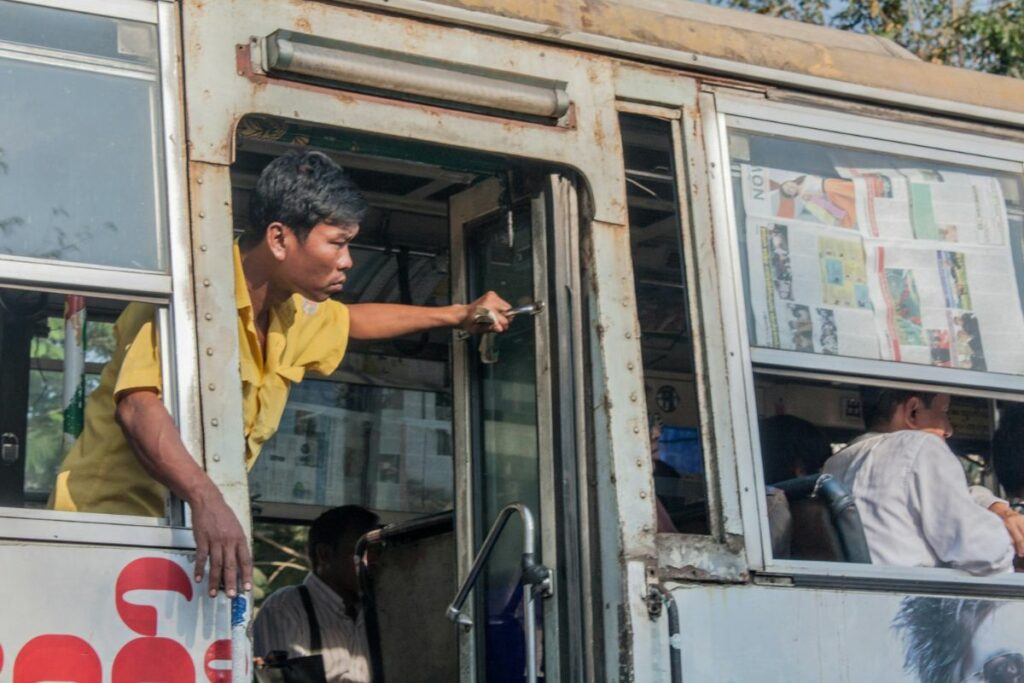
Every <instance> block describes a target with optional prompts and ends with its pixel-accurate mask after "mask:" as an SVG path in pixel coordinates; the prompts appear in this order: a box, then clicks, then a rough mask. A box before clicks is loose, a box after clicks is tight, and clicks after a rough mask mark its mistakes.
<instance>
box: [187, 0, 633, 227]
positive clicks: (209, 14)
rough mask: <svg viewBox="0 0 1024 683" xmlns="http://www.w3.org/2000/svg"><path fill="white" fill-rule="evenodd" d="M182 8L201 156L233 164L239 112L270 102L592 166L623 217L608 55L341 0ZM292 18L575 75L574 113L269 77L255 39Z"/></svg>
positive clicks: (568, 77)
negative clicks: (337, 0)
mask: <svg viewBox="0 0 1024 683" xmlns="http://www.w3.org/2000/svg"><path fill="white" fill-rule="evenodd" d="M183 12H184V17H185V48H186V65H187V68H188V78H187V79H186V89H187V95H188V99H189V105H190V106H191V107H201V108H202V111H203V116H202V117H201V118H198V117H191V118H190V119H189V121H190V125H189V142H190V145H191V156H190V159H191V160H192V161H193V162H196V161H203V162H207V163H217V164H224V165H226V164H229V163H230V162H231V158H232V156H233V154H234V128H235V126H236V125H237V122H238V121H239V120H240V119H241V117H242V116H244V115H245V114H248V113H252V112H260V113H263V114H268V115H272V116H278V117H282V118H285V119H300V120H302V121H306V122H316V123H321V124H324V125H329V126H332V127H342V128H351V129H353V130H358V131H361V132H364V133H371V134H378V135H382V136H391V137H399V138H410V139H417V140H424V141H429V142H433V143H436V144H439V145H445V146H450V147H454V148H463V149H472V150H475V151H486V152H492V153H496V154H504V155H508V156H516V157H524V158H531V159H536V160H541V161H548V162H552V163H556V164H560V165H563V166H567V167H570V168H575V169H578V170H585V171H586V176H585V177H586V179H587V182H588V183H589V184H590V185H591V190H592V194H593V196H594V197H595V198H597V199H596V205H595V211H596V215H597V216H598V217H599V218H601V219H602V220H606V221H609V222H613V223H618V224H622V223H623V221H624V210H625V209H624V207H623V206H622V205H621V203H620V202H618V201H617V200H616V196H617V194H618V192H619V188H620V187H621V185H622V182H623V181H622V178H621V175H620V173H619V170H618V169H617V167H615V166H613V165H610V164H607V163H604V159H605V147H606V145H607V141H608V140H609V139H613V138H614V136H615V134H616V131H617V129H616V127H615V126H614V122H613V121H610V120H609V117H607V116H605V115H604V114H605V113H606V112H607V111H608V108H609V106H610V104H611V102H612V101H613V100H614V94H613V87H612V81H613V78H612V70H611V63H610V62H609V61H608V60H606V59H602V58H597V57H592V56H588V55H585V54H582V53H579V52H574V51H570V50H564V49H558V48H546V49H544V50H537V49H536V47H535V46H532V45H529V44H525V43H523V42H521V41H516V40H513V39H509V38H503V37H500V36H497V37H496V36H493V35H483V34H481V33H479V32H477V31H468V30H465V29H461V28H454V27H450V26H448V27H446V26H439V25H435V24H428V23H424V22H420V21H415V20H410V19H408V18H402V17H392V16H387V15H381V14H371V13H368V12H366V11H361V10H357V9H352V8H350V7H346V6H341V5H335V4H325V3H303V4H302V5H301V6H298V5H295V4H292V3H287V4H286V3H270V2H266V3H263V4H262V5H261V6H260V9H259V11H256V10H255V9H254V7H253V5H252V3H248V4H246V5H244V6H242V5H238V4H236V3H202V2H198V1H197V0H192V1H191V2H187V3H184V4H183ZM282 28H285V29H296V30H301V31H302V32H303V33H306V34H310V35H325V36H330V37H331V38H332V39H334V40H344V41H348V42H351V43H355V44H360V45H367V46H374V45H387V46H388V47H389V49H391V50H393V51H400V52H404V53H407V54H409V55H410V57H418V58H423V59H431V60H447V61H449V62H454V63H462V64H467V65H476V66H479V67H481V68H490V69H495V70H501V71H514V72H517V73H521V74H523V75H524V77H536V78H542V79H546V80H551V79H555V80H558V81H561V82H565V83H567V92H568V94H569V96H570V98H571V100H572V108H571V110H570V112H569V114H567V119H566V120H567V122H568V123H567V125H566V126H555V127H553V126H548V125H544V124H539V123H530V122H524V121H517V120H514V119H508V118H502V117H499V116H491V115H484V114H475V113H470V112H460V111H455V110H450V109H445V108H443V107H439V106H430V105H425V104H416V103H411V102H402V101H397V100H393V99H388V98H384V97H377V96H371V95H366V94H360V93H356V92H351V91H346V90H341V89H338V88H328V87H323V86H316V85H310V84H305V83H296V82H292V81H287V80H283V79H277V78H273V77H269V76H266V75H264V74H261V73H259V70H258V69H255V68H254V65H253V48H254V47H255V46H257V45H258V44H259V40H260V39H261V38H262V37H263V36H266V35H269V34H271V33H273V32H274V31H276V30H278V29H282Z"/></svg>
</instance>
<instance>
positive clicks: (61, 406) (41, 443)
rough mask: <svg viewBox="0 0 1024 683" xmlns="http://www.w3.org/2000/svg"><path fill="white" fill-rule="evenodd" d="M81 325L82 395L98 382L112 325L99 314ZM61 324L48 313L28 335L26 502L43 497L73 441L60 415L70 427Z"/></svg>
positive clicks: (108, 349)
mask: <svg viewBox="0 0 1024 683" xmlns="http://www.w3.org/2000/svg"><path fill="white" fill-rule="evenodd" d="M84 328H85V329H84V331H85V344H84V347H81V349H80V351H79V352H80V353H82V360H83V361H84V364H83V365H82V370H83V371H84V372H83V373H82V374H80V375H79V377H80V378H82V379H80V380H79V381H81V382H83V385H82V386H83V388H84V394H85V395H86V396H88V395H89V394H91V393H92V392H93V390H94V389H96V387H97V386H98V385H99V380H100V371H101V370H102V367H103V364H104V363H106V362H107V361H109V360H110V358H111V356H112V355H113V352H114V325H113V323H112V322H107V321H104V320H102V319H100V320H91V321H90V320H88V319H86V322H85V323H84ZM66 329H67V322H66V321H65V320H64V318H63V317H55V316H49V317H47V318H46V325H45V327H44V326H43V325H42V324H39V325H38V327H37V331H36V335H35V336H33V337H32V346H31V350H30V352H29V358H30V361H29V367H30V375H29V391H28V429H27V431H26V438H25V499H26V501H27V502H28V504H32V503H44V502H46V499H47V498H48V497H49V495H50V491H51V490H52V488H53V482H54V479H55V478H56V476H57V468H58V467H60V463H61V460H62V459H63V457H64V456H65V455H66V454H67V451H68V447H69V446H70V445H71V443H73V441H74V438H73V436H72V435H71V434H67V435H66V434H65V419H67V421H68V422H69V423H70V424H69V425H68V426H69V427H70V428H71V429H74V427H73V426H72V425H73V424H74V423H75V422H76V420H77V419H79V418H78V416H77V415H76V414H75V413H74V411H75V410H76V409H77V408H76V407H74V406H73V407H72V408H71V411H70V412H68V413H67V417H65V415H66V413H65V409H66V406H65V393H64V391H65V387H64V377H65V374H66V371H65V368H66V365H65V360H64V358H65V350H66V348H67V347H66V346H65V337H66V334H65V333H66ZM44 333H45V335H44ZM74 352H75V351H74V350H72V353H74Z"/></svg>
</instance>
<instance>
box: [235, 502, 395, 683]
mask: <svg viewBox="0 0 1024 683" xmlns="http://www.w3.org/2000/svg"><path fill="white" fill-rule="evenodd" d="M379 526H380V524H379V519H378V517H377V515H375V514H374V513H372V512H370V511H369V510H366V509H365V508H362V507H359V506H358V505H345V506H342V507H338V508H333V509H331V510H328V511H327V512H325V513H323V514H322V515H320V516H319V517H318V518H317V519H316V521H314V522H313V525H312V526H311V527H310V530H309V544H308V553H309V560H310V566H311V567H312V571H311V572H310V573H309V574H308V575H307V576H306V579H305V581H303V583H302V585H303V586H305V587H306V589H307V590H308V591H309V597H310V599H311V602H312V605H313V611H314V612H315V615H316V619H315V621H316V623H317V624H318V626H319V631H320V641H321V652H322V654H323V660H324V672H325V674H326V680H327V683H369V681H370V655H369V648H368V645H367V641H366V627H365V625H364V623H363V612H362V609H361V605H360V601H359V582H358V580H357V577H356V571H355V563H354V562H353V556H354V549H355V545H356V541H358V540H359V538H360V537H361V536H362V535H363V534H365V533H366V532H367V531H371V530H372V529H376V528H377V527H379ZM310 628H311V627H310V619H309V617H308V613H307V612H306V609H305V606H304V604H303V601H302V596H301V594H300V591H299V586H286V587H284V588H282V589H280V590H278V591H275V592H274V594H273V595H271V596H270V597H269V598H267V600H266V601H265V602H264V603H263V606H262V607H260V610H259V613H258V614H257V615H256V620H255V621H254V622H253V652H254V654H255V655H256V656H257V657H266V656H267V655H268V654H269V653H271V652H275V651H277V652H281V651H283V652H287V653H288V657H289V658H296V657H308V656H310V655H311V654H315V653H312V652H311V651H310V643H311V642H312V639H311V637H310Z"/></svg>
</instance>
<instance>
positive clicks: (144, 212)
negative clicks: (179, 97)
mask: <svg viewBox="0 0 1024 683" xmlns="http://www.w3.org/2000/svg"><path fill="white" fill-rule="evenodd" d="M157 61H158V60H157V41H156V27H155V26H152V25H148V24H140V23H136V22H130V21H125V20H120V19H110V18H105V17H99V16H94V15H89V14H79V13H77V12H69V11H63V10H54V9H50V8H47V7H34V6H32V5H25V4H21V3H14V2H7V1H6V0H0V91H3V93H4V97H3V100H2V101H0V121H2V122H3V124H4V128H5V129H6V130H10V131H20V133H19V134H18V135H7V136H4V138H2V139H0V207H2V208H0V254H11V255H14V256H21V257H31V258H37V259H56V260H60V261H70V262H75V263H89V264H95V265H102V266H117V267H122V268H135V269H142V270H149V271H165V270H166V269H167V266H168V262H167V259H168V255H167V239H166V237H165V233H166V229H167V228H166V224H165V219H164V215H165V212H164V207H163V191H162V185H163V173H162V171H161V170H160V169H161V168H162V166H163V158H162V157H163V153H162V150H161V145H160V142H159V141H160V136H161V124H160V120H161V114H160V87H159V74H158V70H157V67H158V64H157Z"/></svg>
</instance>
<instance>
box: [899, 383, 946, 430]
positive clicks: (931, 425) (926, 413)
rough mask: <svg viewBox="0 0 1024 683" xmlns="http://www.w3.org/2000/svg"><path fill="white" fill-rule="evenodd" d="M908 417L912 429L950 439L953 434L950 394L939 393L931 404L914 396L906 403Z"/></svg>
mask: <svg viewBox="0 0 1024 683" xmlns="http://www.w3.org/2000/svg"><path fill="white" fill-rule="evenodd" d="M904 407H905V410H906V419H907V422H908V423H909V424H910V426H911V428H912V429H917V430H920V431H922V432H928V433H930V434H935V435H936V436H939V437H942V438H943V439H948V438H949V437H951V436H953V425H951V424H950V422H949V394H937V395H936V396H935V398H933V399H932V401H931V403H930V404H926V403H925V402H924V401H922V400H921V399H920V398H918V397H916V396H914V397H912V398H911V399H910V400H908V401H907V402H906V404H905V406H904Z"/></svg>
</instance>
